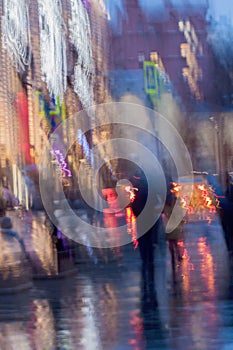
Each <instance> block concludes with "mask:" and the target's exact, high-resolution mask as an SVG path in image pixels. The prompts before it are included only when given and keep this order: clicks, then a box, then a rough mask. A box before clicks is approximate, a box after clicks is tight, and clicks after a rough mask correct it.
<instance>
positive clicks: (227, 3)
mask: <svg viewBox="0 0 233 350" xmlns="http://www.w3.org/2000/svg"><path fill="white" fill-rule="evenodd" d="M209 6H210V12H211V14H212V15H213V17H214V18H216V19H219V17H220V16H226V17H228V18H229V19H230V20H231V22H233V0H209Z"/></svg>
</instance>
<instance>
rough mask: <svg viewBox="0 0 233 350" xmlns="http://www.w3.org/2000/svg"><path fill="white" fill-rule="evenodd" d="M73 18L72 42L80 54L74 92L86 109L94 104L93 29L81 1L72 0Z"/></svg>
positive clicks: (76, 66) (71, 28)
mask: <svg viewBox="0 0 233 350" xmlns="http://www.w3.org/2000/svg"><path fill="white" fill-rule="evenodd" d="M70 3H71V18H70V20H69V31H70V41H71V43H72V44H73V45H74V47H75V49H76V52H77V54H78V59H77V62H76V64H75V68H74V91H75V93H77V95H78V96H79V98H80V101H81V102H82V105H83V107H84V108H87V107H89V106H91V105H92V104H93V81H92V74H91V73H92V71H93V67H94V65H93V57H92V49H91V47H92V45H91V29H90V22H89V18H88V14H87V11H86V8H85V6H84V5H83V3H82V1H81V0H70Z"/></svg>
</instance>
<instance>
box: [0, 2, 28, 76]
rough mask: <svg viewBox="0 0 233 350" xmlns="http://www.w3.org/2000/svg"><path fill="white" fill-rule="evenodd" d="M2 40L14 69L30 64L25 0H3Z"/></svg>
mask: <svg viewBox="0 0 233 350" xmlns="http://www.w3.org/2000/svg"><path fill="white" fill-rule="evenodd" d="M3 5H4V14H3V18H2V42H3V47H4V48H5V49H6V50H7V51H8V54H9V56H10V57H11V59H12V61H13V63H14V65H15V67H16V69H17V70H18V71H20V70H24V69H25V66H27V65H29V64H30V60H31V55H30V46H31V44H30V26H29V12H28V3H27V1H25V0H20V1H19V0H4V2H3Z"/></svg>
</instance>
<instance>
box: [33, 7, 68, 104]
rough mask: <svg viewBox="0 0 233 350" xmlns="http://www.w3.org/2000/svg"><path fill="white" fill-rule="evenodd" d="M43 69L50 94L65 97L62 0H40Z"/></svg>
mask: <svg viewBox="0 0 233 350" xmlns="http://www.w3.org/2000/svg"><path fill="white" fill-rule="evenodd" d="M38 6H39V26H40V52H41V71H42V74H43V80H44V81H45V82H46V84H47V87H48V90H49V93H50V95H54V96H56V97H59V98H60V99H61V100H62V99H63V92H64V91H65V90H66V76H67V62H66V38H65V28H64V22H63V18H62V4H61V1H60V0H52V1H51V0H38Z"/></svg>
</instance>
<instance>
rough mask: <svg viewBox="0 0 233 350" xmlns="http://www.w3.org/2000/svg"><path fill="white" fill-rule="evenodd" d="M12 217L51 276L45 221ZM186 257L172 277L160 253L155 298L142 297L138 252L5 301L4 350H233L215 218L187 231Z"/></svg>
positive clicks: (229, 284) (232, 288)
mask: <svg viewBox="0 0 233 350" xmlns="http://www.w3.org/2000/svg"><path fill="white" fill-rule="evenodd" d="M9 215H11V216H12V217H13V221H14V224H15V229H17V230H18V232H19V233H20V234H21V235H22V236H23V237H24V239H25V242H26V246H27V250H28V251H29V252H30V254H31V256H34V258H35V259H38V261H40V263H41V264H44V265H43V266H44V269H45V270H46V269H47V271H49V269H50V268H51V251H49V244H46V243H48V236H47V232H46V230H45V227H44V225H43V221H44V216H43V214H40V215H39V214H37V215H34V216H32V215H31V214H30V213H28V214H26V215H25V216H24V217H22V218H20V217H19V216H18V214H16V213H13V212H12V213H9ZM16 226H17V227H16ZM45 247H47V250H45ZM182 249H183V257H184V258H183V260H182V262H181V263H180V264H177V266H176V270H175V272H174V273H173V272H172V268H171V260H170V253H169V250H168V247H166V249H165V250H166V253H165V254H164V250H163V249H162V247H156V249H155V252H156V262H155V281H156V287H155V291H154V298H151V296H150V297H147V296H145V295H144V294H143V291H142V288H141V285H142V283H141V269H140V267H141V261H140V256H139V252H138V249H136V250H134V248H133V244H129V245H127V246H124V247H122V248H119V249H115V250H112V251H111V254H109V252H106V251H105V253H104V252H103V255H104V256H105V257H106V256H108V257H109V256H114V255H115V259H105V258H104V257H103V259H102V260H101V259H99V260H98V261H97V262H96V261H94V260H93V261H91V259H90V260H89V261H88V263H78V264H77V265H76V266H77V273H76V274H75V275H72V276H70V277H66V278H61V279H51V280H34V281H33V287H32V288H31V289H29V290H27V291H25V292H22V293H18V294H17V295H14V296H11V295H5V296H1V297H0V349H2V350H11V349H13V350H31V349H33V350H47V349H48V350H57V349H59V350H65V349H66V350H102V349H103V350H144V349H156V350H157V349H159V350H162V349H163V350H165V349H166V350H231V349H233V279H232V270H231V267H230V264H229V260H228V254H227V251H226V245H225V241H224V237H223V233H222V229H221V226H220V224H219V222H218V220H217V218H216V221H212V222H211V223H209V224H208V223H207V222H194V223H189V224H187V225H186V227H185V242H184V244H183V246H182Z"/></svg>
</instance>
